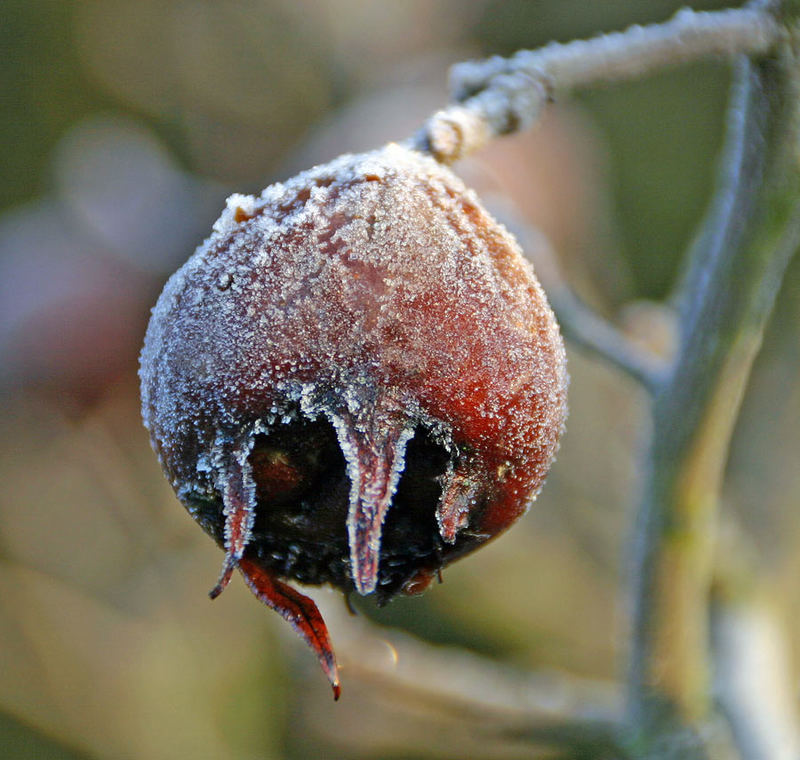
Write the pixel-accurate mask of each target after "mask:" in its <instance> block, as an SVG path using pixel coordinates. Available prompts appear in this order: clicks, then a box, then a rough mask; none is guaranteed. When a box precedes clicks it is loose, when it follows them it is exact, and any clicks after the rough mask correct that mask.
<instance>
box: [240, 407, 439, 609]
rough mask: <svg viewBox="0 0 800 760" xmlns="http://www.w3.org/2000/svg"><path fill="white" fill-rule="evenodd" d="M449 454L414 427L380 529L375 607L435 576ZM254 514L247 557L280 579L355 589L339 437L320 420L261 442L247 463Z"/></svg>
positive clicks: (297, 422) (297, 423)
mask: <svg viewBox="0 0 800 760" xmlns="http://www.w3.org/2000/svg"><path fill="white" fill-rule="evenodd" d="M449 461H450V454H449V453H448V452H447V451H446V450H445V448H444V447H443V446H441V445H440V444H438V443H436V442H435V441H434V440H433V439H432V437H431V436H430V435H429V434H428V433H427V431H426V430H425V429H424V428H422V427H418V428H417V431H416V434H415V435H414V437H413V438H412V439H411V440H410V441H409V443H408V446H407V449H406V456H405V468H404V470H403V473H402V475H401V478H400V482H399V484H398V487H397V491H396V493H395V495H394V498H393V500H392V505H391V507H390V508H389V511H388V514H387V517H386V521H385V523H384V526H383V537H382V543H381V553H380V565H379V573H378V587H377V589H376V592H375V593H376V595H377V600H378V602H379V603H380V602H384V601H386V600H388V599H389V598H391V597H392V596H393V595H394V594H396V593H397V592H398V591H399V590H400V589H401V587H402V586H403V584H404V583H405V582H406V580H408V579H409V578H410V577H411V576H413V575H414V574H415V573H416V571H417V570H419V569H420V568H422V567H425V568H433V569H435V568H438V567H439V566H440V565H441V564H442V556H443V552H444V551H445V550H446V549H451V548H452V547H443V544H442V541H441V538H440V537H439V531H438V526H437V523H436V507H437V504H438V502H439V497H440V496H441V492H442V480H443V476H444V474H445V472H446V470H447V467H448V463H449ZM250 463H251V466H252V469H253V478H254V480H255V482H256V494H257V504H258V505H257V508H256V520H255V528H254V532H253V538H252V540H251V542H250V544H249V548H248V556H254V555H255V556H257V557H258V558H259V560H260V561H261V563H262V564H263V565H264V566H265V567H267V568H269V569H271V570H273V571H274V572H275V573H276V574H277V575H279V576H281V577H284V578H293V579H295V580H297V581H300V582H301V583H309V584H320V583H330V584H332V585H334V586H337V587H339V588H341V589H343V590H346V591H349V590H351V589H352V588H353V584H352V580H351V576H350V548H349V545H348V537H347V517H348V512H349V497H350V479H349V477H348V474H347V466H346V462H345V459H344V456H343V454H342V451H341V448H340V446H339V442H338V440H337V437H336V432H335V430H334V428H333V426H332V425H331V424H330V422H328V421H327V420H326V419H324V418H319V419H316V420H308V419H306V418H304V417H302V416H297V417H296V418H295V419H294V420H293V421H292V422H290V423H288V424H285V425H280V426H278V427H276V428H275V429H274V430H273V431H271V432H270V433H269V434H263V435H258V436H257V437H256V440H255V445H254V446H253V450H252V453H251V455H250Z"/></svg>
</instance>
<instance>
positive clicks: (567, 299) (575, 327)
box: [515, 223, 669, 393]
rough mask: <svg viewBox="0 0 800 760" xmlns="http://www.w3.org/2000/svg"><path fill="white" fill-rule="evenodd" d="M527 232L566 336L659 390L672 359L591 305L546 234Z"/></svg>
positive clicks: (535, 261)
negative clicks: (632, 336)
mask: <svg viewBox="0 0 800 760" xmlns="http://www.w3.org/2000/svg"><path fill="white" fill-rule="evenodd" d="M517 224H519V223H517ZM515 226H517V225H516V224H515ZM527 232H528V235H527V236H528V237H530V241H529V245H528V246H526V248H527V249H528V250H530V251H531V252H532V253H531V255H532V257H533V260H534V265H535V267H536V274H537V276H538V278H539V280H540V282H541V283H542V287H544V290H545V292H546V293H547V298H548V300H549V301H550V306H551V307H552V309H553V311H554V312H555V314H556V317H557V319H558V322H559V324H560V326H561V330H562V332H563V333H564V337H566V338H567V339H568V340H569V341H570V342H572V343H573V344H575V345H576V346H579V347H580V348H582V349H585V350H586V351H590V352H591V353H593V354H596V355H597V356H599V357H600V358H602V359H604V360H605V361H607V362H608V363H610V364H612V365H613V366H615V367H616V368H617V369H619V370H621V371H622V372H624V373H625V374H626V375H629V376H630V377H632V378H633V379H634V380H636V381H637V382H639V383H641V384H642V385H643V386H644V387H645V389H647V390H648V391H650V392H651V393H652V392H655V390H656V389H657V388H658V384H659V383H660V382H661V379H662V378H663V377H664V376H665V374H666V373H667V371H668V369H669V362H668V361H667V360H665V359H662V358H661V357H660V356H658V355H656V354H654V353H653V352H652V351H649V350H647V348H645V347H643V346H640V345H639V344H637V343H634V341H632V340H630V339H629V338H628V337H627V336H626V335H625V334H624V333H623V332H622V331H621V330H619V329H618V328H617V327H616V326H615V325H614V324H612V323H611V322H609V321H608V320H607V319H605V317H603V316H602V315H601V314H599V313H598V312H597V311H595V310H594V309H593V308H591V307H590V306H588V305H587V304H586V303H585V302H584V300H583V299H582V298H581V297H580V296H579V295H578V294H577V293H576V292H575V291H574V290H573V289H572V287H571V286H570V284H569V283H568V282H567V280H566V279H565V278H564V277H563V275H562V274H561V271H560V269H559V266H558V260H557V256H556V255H555V252H554V251H553V250H552V248H551V246H550V243H549V242H548V241H547V239H546V238H545V237H544V235H542V234H541V233H539V232H534V231H532V230H528V231H527Z"/></svg>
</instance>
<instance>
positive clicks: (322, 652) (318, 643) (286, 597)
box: [239, 558, 341, 700]
mask: <svg viewBox="0 0 800 760" xmlns="http://www.w3.org/2000/svg"><path fill="white" fill-rule="evenodd" d="M239 570H240V571H241V573H242V575H243V576H244V579H245V581H246V582H247V585H248V586H249V587H250V590H251V591H252V592H253V593H254V594H255V595H256V597H257V598H258V599H259V600H261V601H262V602H263V603H264V604H266V605H267V607H269V608H270V609H273V610H275V611H276V612H277V613H278V614H279V615H280V616H281V617H282V618H283V619H284V620H286V621H288V622H289V623H290V624H291V626H292V628H294V629H295V631H297V633H299V634H300V636H302V637H303V639H305V641H306V643H307V644H308V645H309V646H310V647H311V648H312V649H313V650H314V652H316V655H317V659H318V660H319V664H320V665H321V667H322V670H323V671H324V672H325V675H326V676H327V677H328V680H329V681H330V684H331V687H332V688H333V698H334V699H335V700H337V699H339V695H340V693H341V687H340V685H339V669H338V667H337V665H336V656H335V655H334V653H333V647H332V646H331V640H330V637H329V636H328V628H327V626H326V625H325V621H324V620H323V619H322V615H321V614H320V611H319V609H317V605H316V604H314V601H313V600H312V599H309V598H308V597H307V596H304V595H303V594H301V593H300V592H299V591H296V590H295V589H293V588H292V587H291V586H288V585H286V584H285V583H281V581H279V580H278V579H277V578H275V577H274V576H273V575H272V573H270V572H269V571H268V570H265V569H264V568H263V567H261V566H260V565H258V564H257V563H255V562H253V561H252V560H250V559H247V558H243V559H241V560H240V561H239Z"/></svg>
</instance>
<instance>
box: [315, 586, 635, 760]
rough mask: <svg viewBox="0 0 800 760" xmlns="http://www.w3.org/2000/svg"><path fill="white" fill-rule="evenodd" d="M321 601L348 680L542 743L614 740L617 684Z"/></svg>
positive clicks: (578, 744)
mask: <svg viewBox="0 0 800 760" xmlns="http://www.w3.org/2000/svg"><path fill="white" fill-rule="evenodd" d="M318 603H319V604H320V606H321V607H323V609H324V615H325V618H326V619H327V620H328V621H329V623H330V624H331V629H332V630H335V631H336V651H337V653H338V655H339V659H340V664H341V667H342V670H343V671H346V673H347V678H348V680H349V681H351V682H352V681H353V680H356V679H358V680H361V681H364V682H367V683H368V684H370V692H374V690H375V687H378V688H379V691H380V692H381V693H383V692H385V691H389V692H394V693H395V694H397V695H398V696H401V697H404V698H405V699H407V700H408V701H409V702H411V703H413V704H426V705H431V706H436V707H438V708H440V709H442V710H445V711H447V712H448V713H452V714H454V715H459V716H461V717H462V718H463V719H465V720H467V721H469V722H470V723H472V724H474V725H476V726H478V725H479V726H480V727H481V728H482V729H484V730H486V731H488V732H494V733H500V734H503V735H505V736H509V737H512V736H513V737H516V738H521V737H524V738H525V740H526V741H531V742H538V743H541V744H543V745H556V746H558V747H560V748H561V749H564V748H570V747H572V748H584V749H585V748H586V747H587V746H590V745H591V746H596V747H598V748H600V747H602V748H606V749H607V748H610V747H617V743H618V740H619V736H620V729H621V726H622V723H621V716H622V698H621V697H622V695H621V691H620V687H619V686H618V685H616V684H612V683H606V682H600V681H590V680H588V679H581V678H576V677H572V676H569V675H567V674H565V673H561V672H557V671H547V672H539V673H525V672H523V671H521V670H519V669H517V668H512V667H506V666H503V665H501V664H499V663H496V662H492V661H491V660H489V659H487V658H484V657H481V656H479V655H475V654H472V653H470V652H467V651H464V650H459V649H455V648H448V647H442V646H434V645H431V644H426V643H424V642H422V641H419V640H417V639H415V638H413V637H411V636H409V635H405V634H400V633H398V632H397V631H386V630H384V629H381V628H379V627H378V626H376V625H374V624H372V623H370V622H369V621H368V620H366V619H365V618H363V617H354V616H352V615H349V614H347V613H346V612H345V609H344V606H343V605H342V604H341V603H339V600H338V599H337V600H335V602H334V600H330V602H329V600H326V599H325V598H322V597H321V598H320V599H318ZM582 756H583V755H582ZM586 756H587V757H589V755H586ZM615 756H621V755H615Z"/></svg>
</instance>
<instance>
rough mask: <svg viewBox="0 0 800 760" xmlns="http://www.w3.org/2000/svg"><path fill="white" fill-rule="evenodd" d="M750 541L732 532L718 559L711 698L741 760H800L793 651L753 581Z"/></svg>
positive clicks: (713, 612) (712, 636) (714, 594)
mask: <svg viewBox="0 0 800 760" xmlns="http://www.w3.org/2000/svg"><path fill="white" fill-rule="evenodd" d="M728 523H730V520H729V521H728ZM728 527H729V528H732V527H733V526H731V525H730V524H729V525H728ZM731 538H732V539H734V540H731ZM745 538H746V537H745V534H743V533H742V532H741V531H736V532H733V531H732V530H729V531H728V540H727V541H724V544H725V545H724V546H723V547H721V550H720V551H718V552H717V556H718V560H717V563H716V567H715V580H714V589H713V595H712V604H711V644H712V652H713V665H714V696H715V700H716V702H717V704H718V705H719V707H720V710H721V712H722V714H723V715H724V716H725V717H726V719H727V722H728V725H729V727H730V731H731V734H732V737H733V740H734V742H735V744H736V747H737V749H738V753H739V755H740V757H741V760H762V758H770V759H771V760H797V758H798V757H800V715H798V710H797V705H796V697H795V693H794V692H795V689H794V683H793V678H792V675H791V673H792V667H791V654H790V649H791V647H790V645H789V642H788V640H787V636H786V631H785V630H784V628H783V627H782V626H781V624H780V620H779V617H778V614H777V611H776V610H774V609H773V606H772V604H770V603H769V601H768V600H767V599H766V598H765V594H764V592H763V591H761V590H760V588H759V587H758V584H757V583H754V582H753V578H754V577H755V576H756V575H757V573H756V572H755V569H754V568H753V567H752V564H753V559H752V557H753V554H754V552H753V550H752V548H751V547H750V546H748V545H747V543H746V540H745Z"/></svg>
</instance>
